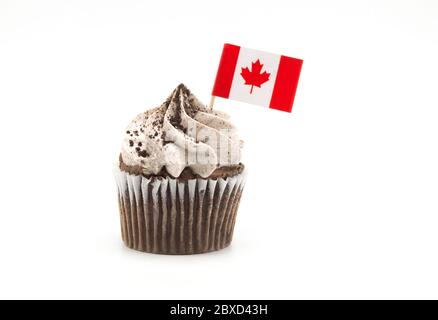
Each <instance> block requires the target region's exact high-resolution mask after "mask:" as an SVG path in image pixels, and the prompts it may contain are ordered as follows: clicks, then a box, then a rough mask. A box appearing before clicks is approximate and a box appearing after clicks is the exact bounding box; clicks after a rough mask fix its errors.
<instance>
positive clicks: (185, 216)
mask: <svg viewBox="0 0 438 320" xmlns="http://www.w3.org/2000/svg"><path fill="white" fill-rule="evenodd" d="M242 168H243V167H242ZM242 171H243V169H242ZM116 176H117V184H118V189H119V208H120V220H121V230H122V238H123V241H124V243H125V244H126V246H128V247H129V248H132V249H135V250H139V251H143V252H150V253H160V254H196V253H203V252H209V251H215V250H219V249H222V248H225V247H227V246H228V245H229V244H230V243H231V240H232V237H233V231H234V225H235V222H236V214H237V210H238V206H239V202H240V198H241V196H242V191H243V187H244V182H245V174H244V172H240V173H237V174H235V175H233V176H227V177H225V178H221V177H219V178H217V179H214V178H209V179H200V178H197V179H182V178H177V179H175V178H172V177H169V176H167V177H165V176H161V177H160V178H159V179H158V178H156V177H145V176H143V175H135V174H130V173H129V172H126V171H124V170H120V168H117V173H116Z"/></svg>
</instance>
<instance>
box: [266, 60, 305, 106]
mask: <svg viewBox="0 0 438 320" xmlns="http://www.w3.org/2000/svg"><path fill="white" fill-rule="evenodd" d="M302 65H303V60H300V59H295V58H291V57H286V56H281V57H280V63H279V65H278V71H277V77H276V79H275V85H274V91H273V92H272V96H271V102H270V103H269V108H272V109H277V110H282V111H286V112H291V111H292V105H293V103H294V97H295V92H296V91H297V86H298V79H299V77H300V71H301V66H302Z"/></svg>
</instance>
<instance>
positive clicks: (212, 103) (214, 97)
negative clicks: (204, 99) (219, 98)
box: [210, 96, 216, 109]
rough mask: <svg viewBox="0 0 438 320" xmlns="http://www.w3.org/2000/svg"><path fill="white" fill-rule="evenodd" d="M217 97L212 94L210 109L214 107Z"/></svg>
mask: <svg viewBox="0 0 438 320" xmlns="http://www.w3.org/2000/svg"><path fill="white" fill-rule="evenodd" d="M215 99H216V96H211V100H210V109H213V105H214V100H215Z"/></svg>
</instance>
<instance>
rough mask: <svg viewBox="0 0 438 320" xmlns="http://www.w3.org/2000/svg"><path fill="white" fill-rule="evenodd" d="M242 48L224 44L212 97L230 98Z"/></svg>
mask: <svg viewBox="0 0 438 320" xmlns="http://www.w3.org/2000/svg"><path fill="white" fill-rule="evenodd" d="M239 52H240V47H239V46H235V45H233V44H228V43H226V44H224V49H223V51H222V57H221V60H220V63H219V69H218V71H217V75H216V80H215V82H214V87H213V92H212V95H213V96H216V97H222V98H228V96H229V95H230V90H231V84H232V82H233V77H234V71H235V70H236V64H237V58H239Z"/></svg>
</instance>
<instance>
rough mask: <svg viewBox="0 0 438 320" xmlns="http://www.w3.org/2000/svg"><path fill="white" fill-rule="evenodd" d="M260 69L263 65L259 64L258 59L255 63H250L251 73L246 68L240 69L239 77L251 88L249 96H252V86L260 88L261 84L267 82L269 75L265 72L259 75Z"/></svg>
mask: <svg viewBox="0 0 438 320" xmlns="http://www.w3.org/2000/svg"><path fill="white" fill-rule="evenodd" d="M262 68H263V64H261V63H260V59H257V61H256V62H251V71H249V69H248V68H242V72H241V73H240V75H241V76H242V78H243V79H245V84H246V85H249V86H251V91H250V92H249V93H250V94H252V89H253V88H254V86H256V87H259V88H260V86H261V85H262V84H263V83H265V82H266V81H268V80H269V76H270V75H271V74H270V73H267V72H266V71H264V72H263V73H261V71H262Z"/></svg>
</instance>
